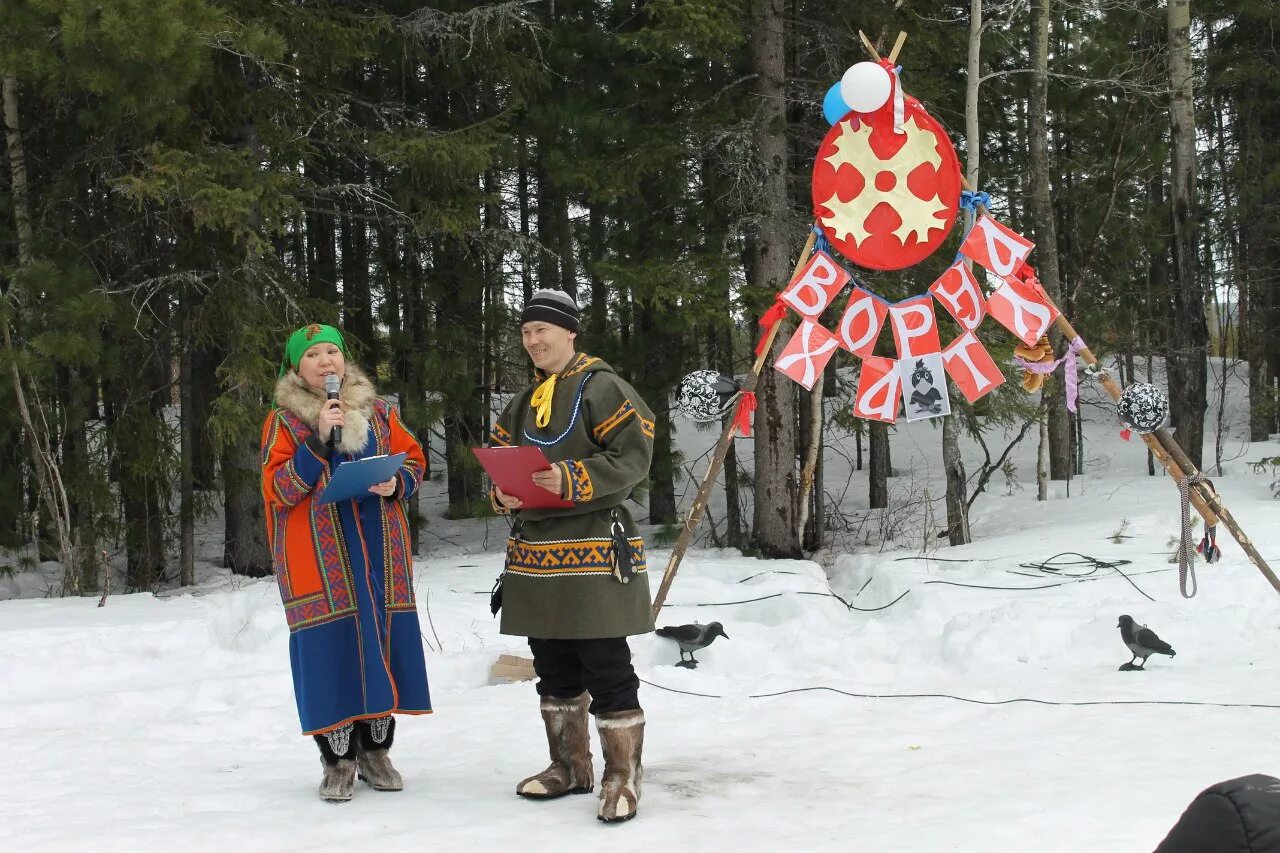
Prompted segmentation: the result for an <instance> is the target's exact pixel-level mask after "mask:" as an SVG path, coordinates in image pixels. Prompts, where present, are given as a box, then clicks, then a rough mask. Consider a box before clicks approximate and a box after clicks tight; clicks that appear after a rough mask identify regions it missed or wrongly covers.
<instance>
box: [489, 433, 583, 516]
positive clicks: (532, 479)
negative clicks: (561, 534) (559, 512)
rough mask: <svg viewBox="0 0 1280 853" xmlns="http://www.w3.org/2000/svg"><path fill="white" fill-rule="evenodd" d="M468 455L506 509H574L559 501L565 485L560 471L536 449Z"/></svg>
mask: <svg viewBox="0 0 1280 853" xmlns="http://www.w3.org/2000/svg"><path fill="white" fill-rule="evenodd" d="M471 452H472V453H474V454H475V457H476V459H478V460H480V464H481V465H483V466H484V470H485V472H486V473H487V474H488V475H489V478H490V479H491V480H493V486H494V491H495V493H496V497H497V499H498V502H499V503H501V504H502V505H503V506H504V507H506V508H507V509H512V510H515V509H564V508H566V507H571V506H573V501H568V500H565V499H564V498H562V497H561V494H562V493H563V490H564V483H563V481H562V476H561V472H560V469H559V468H558V467H556V466H554V465H552V464H551V463H550V462H548V461H547V457H546V456H544V455H543V453H542V450H541V449H539V448H538V447H535V446H532V445H525V446H520V447H473V448H471Z"/></svg>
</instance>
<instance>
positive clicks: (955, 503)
mask: <svg viewBox="0 0 1280 853" xmlns="http://www.w3.org/2000/svg"><path fill="white" fill-rule="evenodd" d="M968 72H969V73H968V78H967V79H966V81H965V98H964V104H965V116H964V127H965V145H964V148H965V161H966V162H965V177H966V178H967V179H968V181H969V186H971V187H974V188H975V189H976V188H977V187H978V179H979V162H980V161H979V157H980V153H979V152H981V150H982V139H981V136H980V132H981V131H980V129H979V126H978V82H979V80H980V79H981V74H982V0H970V4H969V56H968ZM965 226H966V227H967V228H972V227H973V214H972V213H966V214H965ZM969 266H970V267H971V268H972V266H973V264H972V263H970V264H969ZM957 405H958V404H957ZM942 467H943V470H944V472H945V473H946V478H947V496H946V503H947V541H949V542H950V543H951V544H952V545H964V544H966V543H968V542H970V541H972V538H973V534H972V531H970V529H969V501H968V483H967V480H968V477H967V475H966V473H965V470H964V457H963V456H962V455H961V453H960V423H959V419H958V418H957V417H956V416H954V415H952V416H950V417H946V418H943V419H942ZM886 491H887V490H886ZM885 505H886V506H887V505H888V500H887V495H886V500H885Z"/></svg>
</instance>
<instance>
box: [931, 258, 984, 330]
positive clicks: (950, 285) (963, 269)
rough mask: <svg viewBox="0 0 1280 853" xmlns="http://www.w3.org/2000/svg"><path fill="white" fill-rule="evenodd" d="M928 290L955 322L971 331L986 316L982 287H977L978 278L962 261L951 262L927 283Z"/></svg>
mask: <svg viewBox="0 0 1280 853" xmlns="http://www.w3.org/2000/svg"><path fill="white" fill-rule="evenodd" d="M929 292H930V293H932V294H933V295H934V296H935V297H936V298H937V299H938V301H939V302H941V303H942V304H943V306H945V307H946V309H947V311H948V312H950V314H951V316H952V317H955V318H956V322H957V323H959V324H960V325H961V326H963V327H964V328H966V329H968V330H969V331H971V332H972V331H973V330H974V329H976V328H978V326H979V325H980V324H981V323H982V318H983V317H985V316H987V301H986V300H985V299H983V298H982V288H980V287H978V280H977V279H975V278H974V277H973V272H972V271H971V270H970V269H969V265H968V264H966V263H964V262H963V261H956V262H955V263H954V264H952V265H951V267H950V268H949V269H948V270H947V271H946V272H944V273H943V274H942V276H941V277H940V278H939V279H938V280H937V281H935V282H934V283H933V284H931V285H929Z"/></svg>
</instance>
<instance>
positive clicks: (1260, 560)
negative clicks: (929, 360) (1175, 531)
mask: <svg viewBox="0 0 1280 853" xmlns="http://www.w3.org/2000/svg"><path fill="white" fill-rule="evenodd" d="M961 180H962V181H963V183H964V188H965V189H967V190H969V191H971V192H972V191H973V187H972V186H970V184H969V182H968V180H965V179H963V178H962V179H961ZM979 207H981V205H979ZM980 212H981V211H980ZM1044 297H1045V299H1046V300H1048V302H1049V304H1050V305H1053V301H1052V300H1050V299H1049V295H1048V294H1047V293H1046V294H1044ZM1053 310H1054V312H1055V313H1056V314H1057V315H1058V318H1057V319H1056V320H1054V325H1055V326H1057V327H1058V331H1060V332H1062V335H1063V337H1065V338H1066V339H1067V341H1069V342H1070V341H1074V340H1077V339H1079V340H1080V343H1081V347H1080V358H1081V359H1083V360H1084V363H1085V364H1087V365H1089V366H1091V367H1098V359H1097V356H1095V355H1094V354H1093V352H1092V351H1091V350H1090V349H1089V347H1088V346H1087V345H1085V344H1084V339H1083V338H1081V337H1080V335H1079V334H1077V333H1076V330H1075V327H1073V326H1072V325H1071V323H1070V321H1068V320H1067V318H1066V317H1065V316H1063V314H1062V312H1061V311H1060V310H1058V307H1057V306H1056V305H1053ZM1098 378H1099V380H1100V381H1101V382H1102V387H1103V388H1104V389H1105V390H1106V392H1107V394H1109V395H1110V396H1111V399H1112V400H1115V401H1117V402H1118V401H1119V400H1120V396H1121V394H1122V393H1123V392H1122V389H1121V388H1120V385H1119V384H1118V383H1117V382H1116V381H1115V380H1114V379H1112V378H1111V374H1109V373H1107V371H1106V370H1105V369H1100V370H1099V372H1098ZM1140 437H1141V438H1142V441H1143V442H1144V443H1145V444H1146V445H1147V447H1148V448H1149V449H1150V450H1151V455H1152V456H1153V457H1155V459H1156V460H1157V461H1158V462H1159V463H1160V465H1161V466H1162V467H1163V468H1164V470H1165V471H1166V472H1168V474H1169V476H1170V477H1172V478H1173V481H1174V482H1175V483H1179V484H1180V483H1181V482H1182V478H1183V477H1196V476H1198V475H1199V474H1200V471H1199V469H1197V468H1196V465H1195V463H1194V462H1192V461H1191V459H1190V458H1189V457H1188V456H1187V454H1186V452H1185V451H1183V449H1182V446H1181V445H1180V444H1178V442H1177V440H1176V439H1175V438H1174V437H1173V436H1172V435H1170V434H1169V431H1168V430H1167V429H1164V428H1163V427H1162V428H1160V429H1158V430H1156V431H1155V432H1152V433H1143V434H1141V436H1140ZM1188 492H1189V494H1188V497H1189V498H1190V500H1191V505H1192V506H1193V507H1195V509H1196V512H1198V513H1200V517H1201V518H1203V519H1204V523H1205V525H1206V526H1208V527H1216V526H1217V525H1218V524H1221V525H1222V526H1224V527H1226V528H1227V532H1228V533H1230V534H1231V538H1232V539H1235V540H1236V543H1237V544H1238V545H1239V546H1240V549H1241V550H1242V551H1244V552H1245V554H1247V555H1248V556H1249V559H1250V560H1252V561H1253V564H1254V565H1255V566H1257V567H1258V571H1260V572H1262V575H1263V577H1265V578H1266V579H1267V582H1268V583H1270V584H1271V586H1272V588H1273V589H1275V591H1276V592H1277V593H1280V577H1277V576H1276V573H1275V572H1274V571H1272V569H1271V566H1269V565H1267V561H1266V558H1264V557H1263V556H1262V555H1261V554H1260V553H1258V549H1257V548H1256V547H1254V544H1253V540H1251V539H1250V538H1249V535H1248V534H1247V533H1245V532H1244V530H1243V529H1242V528H1241V527H1240V525H1239V524H1238V523H1237V522H1236V520H1235V518H1234V517H1233V516H1232V515H1231V511H1230V510H1228V509H1227V506H1226V504H1224V503H1223V502H1222V498H1221V497H1220V496H1219V495H1218V493H1217V492H1216V491H1214V489H1213V486H1212V485H1210V484H1209V483H1208V482H1204V481H1201V482H1193V483H1192V484H1191V488H1190V489H1189V490H1188Z"/></svg>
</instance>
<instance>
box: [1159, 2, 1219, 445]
mask: <svg viewBox="0 0 1280 853" xmlns="http://www.w3.org/2000/svg"><path fill="white" fill-rule="evenodd" d="M1168 11H1169V83H1170V89H1171V97H1170V103H1169V115H1170V118H1171V120H1172V164H1171V169H1170V184H1171V193H1170V202H1171V204H1170V212H1171V215H1172V220H1173V222H1172V224H1173V237H1172V248H1173V252H1172V254H1173V303H1172V311H1173V322H1172V323H1171V325H1170V331H1171V333H1172V335H1171V337H1172V339H1173V341H1174V342H1175V345H1174V346H1171V347H1170V348H1169V358H1168V374H1169V403H1170V412H1171V415H1172V418H1171V420H1172V424H1173V427H1174V428H1175V429H1176V433H1175V436H1174V437H1175V438H1176V439H1177V441H1178V444H1180V445H1181V446H1182V449H1183V450H1184V451H1186V454H1187V456H1188V458H1190V459H1191V461H1192V462H1194V463H1195V464H1196V467H1202V465H1201V457H1202V455H1203V450H1204V417H1205V411H1206V410H1207V409H1208V399H1207V388H1206V386H1207V375H1206V372H1207V365H1206V361H1205V359H1206V358H1207V356H1208V347H1209V327H1208V324H1207V322H1206V320H1205V311H1204V293H1203V290H1202V288H1201V282H1200V278H1199V275H1198V270H1197V268H1196V267H1197V264H1196V243H1197V239H1196V233H1197V231H1198V229H1199V223H1198V222H1197V219H1196V150H1195V144H1196V139H1195V135H1196V128H1195V103H1194V101H1193V98H1192V79H1193V78H1192V68H1191V4H1190V0H1169V9H1168Z"/></svg>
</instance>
